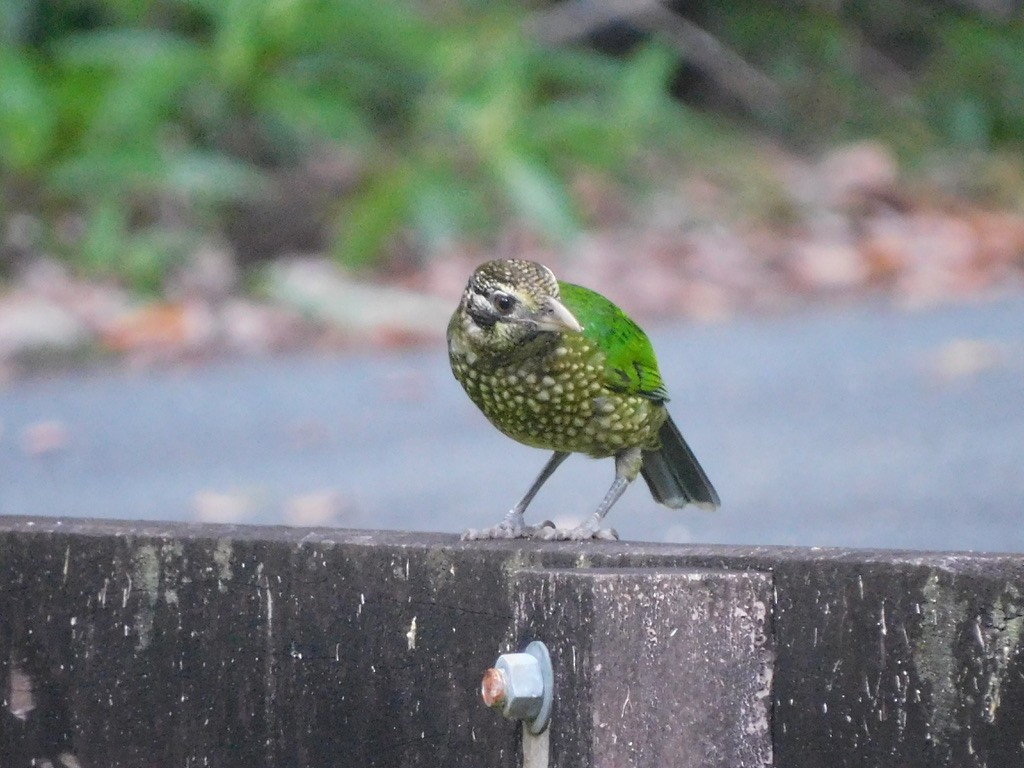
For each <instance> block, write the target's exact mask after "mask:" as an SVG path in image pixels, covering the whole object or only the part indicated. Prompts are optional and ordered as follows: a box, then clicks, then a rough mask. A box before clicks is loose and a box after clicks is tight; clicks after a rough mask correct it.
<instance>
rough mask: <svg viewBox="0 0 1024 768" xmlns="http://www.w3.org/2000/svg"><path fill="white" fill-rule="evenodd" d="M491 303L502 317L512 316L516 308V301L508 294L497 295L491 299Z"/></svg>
mask: <svg viewBox="0 0 1024 768" xmlns="http://www.w3.org/2000/svg"><path fill="white" fill-rule="evenodd" d="M491 303H492V304H494V308H495V309H496V310H498V312H499V313H501V314H502V315H508V314H511V312H512V310H513V309H514V308H515V306H516V300H515V299H514V298H513V297H512V296H509V295H508V294H507V293H495V294H494V296H492V297H491Z"/></svg>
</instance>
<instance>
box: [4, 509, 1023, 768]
mask: <svg viewBox="0 0 1024 768" xmlns="http://www.w3.org/2000/svg"><path fill="white" fill-rule="evenodd" d="M695 568H698V569H710V570H711V571H714V572H716V574H719V575H716V576H715V578H717V579H720V580H721V583H722V584H728V583H730V580H731V583H732V584H733V585H734V587H735V588H736V590H738V591H737V592H736V593H735V595H733V597H729V598H728V599H729V600H736V601H737V602H743V600H746V599H747V598H748V597H749V598H751V599H753V598H754V597H756V596H757V595H763V594H765V590H768V585H769V584H770V585H771V588H770V590H769V592H770V597H771V598H772V600H771V601H770V603H771V612H770V615H769V616H766V617H765V626H766V627H768V629H769V630H770V632H769V633H768V634H767V635H766V636H765V637H766V642H765V643H764V644H762V646H760V647H757V646H756V645H751V646H749V650H750V653H751V654H752V655H749V656H746V657H744V656H743V654H742V653H740V650H741V649H740V646H738V645H735V644H734V645H733V646H732V647H733V649H734V651H735V652H736V654H738V655H736V656H735V657H734V658H736V659H740V660H742V659H744V658H746V659H747V661H746V662H743V663H749V664H750V665H751V666H750V667H749V669H751V670H754V669H756V663H755V662H756V661H757V660H758V659H759V658H760V659H761V660H762V661H763V660H764V656H763V654H765V653H774V678H773V681H772V695H771V707H770V712H769V713H768V714H769V716H770V718H771V723H772V724H771V734H772V739H771V745H770V746H771V748H772V753H773V759H774V762H775V764H777V765H780V766H787V768H802V767H804V766H806V767H807V768H811V767H812V766H813V767H814V768H818V766H820V765H822V764H823V761H827V763H828V764H829V765H830V766H872V767H875V766H894V767H895V766H902V767H916V766H921V767H922V768H923V767H924V766H934V765H958V766H982V765H988V766H995V765H1021V764H1024V744H1022V741H1021V734H1022V733H1024V660H1022V653H1021V649H1020V640H1021V633H1022V629H1024V597H1022V596H1024V556H1018V555H980V554H967V553H961V554H956V553H952V554H950V553H946V554H927V553H911V552H869V551H848V550H802V549H784V548H763V547H762V548H750V549H745V548H739V547H708V546H675V545H672V546H661V545H649V544H630V543H616V542H612V543H596V544H586V545H579V544H564V543H563V544H559V543H550V544H535V543H529V544H523V543H497V542H486V543H463V542H460V541H458V540H457V539H455V537H452V536H442V535H437V534H413V533H388V532H379V533H378V532H365V531H344V530H329V529H317V530H300V529H287V528H259V527H234V526H190V525H168V524H150V523H121V522H110V521H98V522H96V521H81V520H52V519H25V518H0V692H2V694H3V703H4V710H3V711H2V712H0V765H3V766H5V767H6V766H12V767H13V768H17V766H21V765H26V766H27V765H29V761H30V760H32V759H36V760H37V761H38V760H39V759H42V758H46V759H49V760H51V762H53V764H54V765H60V764H61V762H60V760H62V759H63V760H64V763H65V764H68V765H70V764H71V763H69V762H68V761H69V760H77V761H79V764H80V765H83V766H86V768H90V767H92V766H137V765H148V764H155V765H182V766H192V765H196V766H198V765H206V764H208V765H211V766H225V767H229V766H306V765H308V766H333V765H339V766H340V765H353V766H403V767H405V766H431V767H432V768H433V767H434V766H438V765H444V766H466V767H467V768H468V767H469V766H473V767H474V768H476V767H477V766H481V765H487V766H498V767H499V768H500V767H502V766H509V767H511V766H517V765H519V754H518V749H519V746H518V729H517V728H516V727H515V726H514V725H513V724H511V723H509V722H507V721H504V720H502V719H501V718H500V717H498V716H497V715H495V713H493V712H491V711H489V710H486V709H485V708H484V707H483V706H481V705H480V703H479V698H478V687H479V680H480V675H481V673H482V671H483V670H484V669H485V668H486V667H488V666H490V665H491V664H492V662H493V661H494V658H495V656H496V655H497V653H499V652H501V651H504V650H518V648H512V647H511V646H513V645H514V644H516V643H519V642H521V641H522V640H524V639H525V636H526V635H528V634H540V633H542V632H543V633H547V634H548V635H549V637H548V638H543V639H545V640H551V642H552V644H553V645H556V646H557V645H559V643H563V646H562V647H563V648H567V647H568V645H564V644H565V643H568V642H570V641H571V642H577V643H579V647H584V646H588V645H589V647H590V648H591V649H592V650H593V649H594V648H598V646H595V645H594V643H595V638H599V637H600V636H601V632H600V631H598V630H597V629H595V628H594V627H595V622H596V623H597V624H601V623H602V622H603V626H604V627H605V629H604V633H605V634H604V637H605V638H606V640H605V644H604V646H603V647H601V648H599V650H600V652H601V653H602V654H605V655H606V656H607V655H609V654H612V653H614V652H615V651H616V650H618V651H619V658H620V659H626V660H628V659H629V658H630V656H631V655H633V656H636V657H638V658H639V657H641V656H642V655H643V653H645V650H644V649H642V648H638V647H637V643H638V642H639V640H638V639H637V637H638V636H637V635H636V634H635V633H636V631H637V629H636V625H635V624H631V623H630V621H627V620H626V618H625V617H627V616H628V615H635V614H634V613H632V612H633V609H632V608H631V609H630V610H629V611H627V612H625V613H622V612H620V614H619V616H618V618H616V617H615V615H613V614H614V612H613V611H612V607H613V606H614V605H616V604H618V605H621V600H620V597H614V595H619V596H621V595H622V594H623V592H622V590H621V589H618V588H616V589H612V592H610V593H607V594H605V597H603V598H602V597H600V595H601V591H602V590H606V591H607V590H608V589H610V587H609V586H608V583H609V582H610V581H618V583H619V587H622V586H624V585H628V584H632V585H633V586H637V585H640V586H641V587H642V589H641V591H640V594H641V595H644V594H650V590H649V588H650V587H651V583H650V580H651V578H653V576H652V573H653V572H652V571H650V570H649V569H654V572H661V571H665V570H666V569H675V570H678V569H682V570H688V569H695ZM594 569H600V570H599V571H595V570H594ZM606 569H613V570H611V571H609V570H606ZM722 572H725V574H722ZM734 574H735V575H734ZM659 578H660V577H659ZM538 579H539V581H538ZM602 580H604V582H602ZM645 580H646V583H647V586H646V587H643V583H644V582H645ZM542 584H548V585H550V584H557V585H561V586H559V587H558V590H559V591H561V590H562V589H563V588H564V589H566V590H568V594H569V595H573V596H574V597H572V599H569V598H568V597H567V598H566V599H565V600H561V601H556V602H555V603H552V602H551V596H550V594H548V597H544V594H545V593H544V590H545V589H548V588H547V587H543V586H539V585H542ZM740 585H745V586H743V587H742V589H740ZM662 586H664V587H665V588H666V589H667V588H668V587H667V586H665V585H662ZM630 588H632V587H630ZM659 588H661V587H659ZM723 589H724V587H723ZM645 590H646V591H645ZM549 592H550V590H549ZM584 594H589V595H591V597H590V598H588V599H591V601H592V602H591V607H590V608H589V609H588V610H590V614H589V615H590V617H591V619H590V624H589V628H588V625H587V624H586V623H580V624H578V625H577V626H575V627H574V626H572V623H571V622H570V621H569V616H568V615H567V614H566V615H565V616H564V617H563V619H562V620H558V621H556V620H555V618H556V617H555V615H554V614H553V613H551V612H550V611H549V612H547V613H545V611H547V609H545V611H542V610H540V609H539V608H538V606H542V605H547V606H548V607H550V606H551V605H561V606H567V607H571V606H573V605H574V603H573V600H577V599H579V598H580V596H582V595H584ZM714 594H717V595H718V597H714ZM741 594H742V595H746V596H747V597H744V598H742V600H741V599H740V597H738V596H737V595H741ZM609 595H612V596H609ZM674 595H675V596H674V597H673V598H672V599H671V600H670V601H668V602H665V601H658V600H655V601H653V602H652V601H651V600H649V599H647V598H638V602H636V603H635V604H634V607H636V606H640V608H642V609H643V610H642V611H641V613H642V614H643V615H653V614H652V611H654V610H655V609H656V608H658V606H662V607H664V608H667V609H668V610H669V611H670V612H671V611H676V612H678V611H679V610H680V608H681V606H683V605H690V607H691V608H692V607H694V606H695V605H696V604H697V603H693V602H691V603H686V602H685V601H686V600H687V599H690V600H691V601H692V600H697V602H698V603H700V604H701V605H703V606H705V613H704V614H702V618H701V621H698V622H696V623H692V624H690V626H691V627H698V628H699V627H701V626H707V627H725V626H727V625H728V621H727V619H728V617H727V616H725V615H724V614H722V613H721V612H720V611H719V610H718V609H716V608H713V606H716V605H717V606H719V608H720V607H721V606H722V605H724V604H725V603H723V602H722V601H723V600H724V599H725V597H723V595H725V593H724V592H721V591H719V592H717V593H715V592H714V590H711V589H710V588H709V589H707V590H705V595H704V598H703V602H701V600H700V599H698V596H696V593H695V592H694V593H691V595H690V597H689V598H688V597H686V596H685V595H681V594H678V593H674ZM645 599H646V600H647V603H646V607H644V605H642V604H643V602H644V600H645ZM758 599H759V598H758ZM594 600H597V601H598V602H596V603H595V602H593V601H594ZM600 600H605V602H604V604H603V605H604V607H603V608H602V607H601V605H602V604H601V603H600ZM545 601H547V602H545ZM617 601H618V602H617ZM755 601H756V600H755ZM576 605H577V607H579V606H580V605H582V604H576ZM531 606H533V607H531ZM595 606H596V607H595ZM566 610H568V608H566ZM574 610H575V609H574ZM579 610H583V609H582V608H580V609H579ZM638 610H639V609H638ZM577 613H579V611H577ZM579 615H582V614H579ZM677 618H680V617H676V618H673V617H672V616H671V615H668V614H665V615H662V616H661V617H660V619H659V620H661V621H663V622H667V623H663V624H662V625H660V626H661V627H662V629H656V630H655V631H656V632H657V633H662V630H663V629H664V628H665V627H667V626H668V625H669V623H671V624H673V626H675V625H676V624H678V621H677ZM702 622H703V624H702ZM723 622H724V623H723ZM558 633H561V634H558ZM609 633H612V634H609ZM615 633H621V636H622V637H623V640H622V642H621V643H620V644H619V645H620V647H618V648H616V646H615V643H614V641H613V640H608V638H609V637H614V636H615ZM560 638H561V639H560ZM701 642H710V640H709V639H708V638H705V639H704V640H702V641H701ZM598 645H599V644H598ZM677 651H678V649H677ZM759 654H760V655H759ZM684 656H685V654H682V653H681V652H679V653H676V655H671V654H669V655H668V656H666V657H664V658H663V659H662V660H661V661H658V660H657V659H655V657H653V656H651V657H649V659H648V661H649V662H650V663H649V664H648V665H647V667H646V668H647V669H652V668H654V667H655V666H656V665H657V664H660V663H663V662H664V664H665V666H664V667H663V669H677V670H680V672H679V674H680V676H681V677H680V679H686V680H692V679H693V675H694V674H695V673H696V672H697V671H699V668H700V665H699V663H698V661H697V660H691V661H689V662H687V661H686V659H685V658H684ZM577 664H578V662H577ZM687 664H689V665H690V666H687ZM652 665H653V666H652ZM627 666H628V665H627ZM602 669H606V668H604V667H602ZM622 669H626V667H622ZM634 672H636V674H639V671H637V669H634ZM634 672H630V671H628V670H627V671H626V672H623V673H622V674H633V673H634ZM716 674H719V673H717V672H716ZM723 674H724V673H723ZM687 675H688V676H689V677H686V676H687ZM568 679H569V678H565V677H564V676H563V678H560V679H559V681H558V684H559V685H563V684H567V683H565V680H568ZM613 680H614V677H608V678H606V679H605V682H604V683H600V682H599V683H598V684H597V685H592V686H591V688H590V689H582V688H581V689H579V690H578V696H579V702H580V703H581V705H583V706H584V708H585V710H584V711H589V712H591V713H598V714H599V717H598V720H597V721H595V722H614V718H613V717H612V715H613V714H614V712H612V710H611V709H610V707H611V704H612V703H613V701H614V702H615V703H616V706H617V707H618V708H619V709H620V712H621V714H620V715H619V718H618V719H619V721H621V723H619V725H621V726H622V727H625V725H626V724H629V723H631V722H632V721H630V720H629V714H630V713H629V708H628V707H627V708H625V710H622V708H621V707H622V700H621V699H618V698H616V697H610V696H607V695H605V694H604V693H602V690H603V691H608V690H612V688H609V687H608V686H609V685H612V681H613ZM658 680H662V678H660V677H659V678H658ZM593 681H594V678H592V682H593ZM656 682H657V680H654V679H653V678H651V679H650V680H649V681H648V682H647V683H645V686H647V687H650V686H652V685H654V684H655V683H656ZM665 682H666V686H667V687H670V686H669V685H668V683H669V682H670V681H665ZM601 685H604V686H605V687H604V688H601ZM686 685H692V683H690V682H687V683H686ZM666 689H667V688H666ZM731 689H732V690H735V685H734V686H732V688H731ZM588 690H589V692H588ZM658 695H659V696H663V695H668V694H667V693H666V692H665V691H664V690H663V691H661V692H659V693H658ZM741 698H742V697H741ZM631 700H632V699H631ZM556 702H558V703H556V706H557V707H561V708H563V709H561V710H557V711H556V721H555V723H554V724H553V726H552V728H553V731H552V765H558V766H569V765H579V764H580V763H579V762H578V761H577V762H575V763H574V762H572V759H575V758H572V757H571V756H572V755H573V754H576V755H580V754H584V755H585V754H590V755H593V754H594V753H593V749H594V745H595V744H596V745H599V746H600V745H602V744H603V743H604V742H602V741H601V737H600V736H594V734H593V732H591V733H590V734H589V735H588V734H585V733H584V732H583V729H581V728H576V726H572V725H571V720H570V718H569V717H568V716H567V714H566V711H565V709H564V708H565V707H567V706H568V705H570V704H571V702H572V699H566V698H563V699H560V700H556ZM586 708H589V710H587V709H586ZM609 712H612V714H608V713H609ZM600 713H605V714H600ZM629 727H630V728H635V729H638V730H639V729H640V728H641V725H640V724H636V723H633V724H631V725H630V726H629ZM559 728H561V729H562V730H558V729H559ZM574 729H575V730H574ZM681 738H682V737H681ZM559 739H562V741H561V742H560V741H559ZM570 742H571V744H574V745H575V746H574V747H570ZM676 743H682V742H681V741H678V742H676ZM577 748H578V749H577ZM574 749H576V750H577V751H576V752H574V751H573V750H574ZM601 749H605V748H604V747H601ZM608 749H610V748H608ZM758 754H761V755H763V754H764V752H763V751H762V752H761V753H758ZM62 756H63V757H62ZM638 759H639V758H638ZM709 759H710V760H711V762H708V763H706V764H726V763H716V762H715V758H713V757H712V758H709ZM757 759H760V758H757ZM751 761H752V762H751V763H750V764H753V765H757V764H759V763H757V762H754V758H751ZM595 764H597V763H595ZM625 764H630V763H625ZM638 764H643V763H638ZM679 764H680V765H685V764H687V763H685V762H680V763H679ZM745 764H746V763H745Z"/></svg>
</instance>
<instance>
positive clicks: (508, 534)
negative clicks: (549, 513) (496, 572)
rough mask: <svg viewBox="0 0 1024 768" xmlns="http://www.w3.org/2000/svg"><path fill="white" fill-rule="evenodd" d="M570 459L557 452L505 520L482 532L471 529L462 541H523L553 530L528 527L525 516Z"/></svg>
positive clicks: (565, 454)
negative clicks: (557, 470) (542, 489)
mask: <svg viewBox="0 0 1024 768" xmlns="http://www.w3.org/2000/svg"><path fill="white" fill-rule="evenodd" d="M568 457H569V454H568V453H566V452H565V451H555V452H554V453H553V454H552V455H551V458H550V459H548V463H547V464H545V465H544V469H542V470H541V471H540V474H539V475H537V479H536V480H534V481H533V485H531V486H530V490H528V491H527V492H526V495H525V496H523V498H522V499H520V500H519V503H518V504H516V505H515V506H514V507H512V509H510V510H509V511H508V514H506V515H505V519H504V520H502V521H501V522H500V523H498V524H497V525H496V526H494V527H493V528H484V529H483V530H480V531H478V530H475V529H473V528H470V529H469V530H468V531H466V532H465V533H463V534H462V539H463V540H464V541H465V540H468V539H523V538H530V537H531V536H538V535H539V533H540V532H541V531H546V530H553V528H554V526H552V525H551V524H550V523H548V524H546V525H545V524H542V525H538V526H530V525H527V524H526V519H525V517H524V514H525V513H526V508H527V507H528V506H530V502H531V501H533V497H534V496H536V495H537V491H539V490H540V487H541V486H542V485H544V483H545V482H546V481H547V479H548V478H549V477H551V475H553V474H554V472H555V470H556V469H558V467H559V465H560V464H561V463H562V462H563V461H565V460H566V459H567V458H568ZM541 538H544V537H541Z"/></svg>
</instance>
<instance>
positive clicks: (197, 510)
mask: <svg viewBox="0 0 1024 768" xmlns="http://www.w3.org/2000/svg"><path fill="white" fill-rule="evenodd" d="M258 502H259V499H258V497H257V495H256V494H255V493H253V492H252V491H226V492H225V491H208V490H203V491H199V492H198V493H196V495H195V496H194V497H193V498H192V514H193V517H195V519H196V520H198V521H199V522H201V523H242V522H245V521H246V519H247V518H251V517H252V515H253V514H254V513H255V512H256V510H257V508H258V506H259V503H258Z"/></svg>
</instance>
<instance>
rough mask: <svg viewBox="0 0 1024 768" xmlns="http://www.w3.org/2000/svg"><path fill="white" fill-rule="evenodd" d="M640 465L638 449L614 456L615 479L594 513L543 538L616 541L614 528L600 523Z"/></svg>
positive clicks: (641, 460)
mask: <svg viewBox="0 0 1024 768" xmlns="http://www.w3.org/2000/svg"><path fill="white" fill-rule="evenodd" d="M641 464H643V451H641V450H640V449H639V448H627V449H626V450H624V451H620V452H619V453H617V454H615V479H614V480H613V481H612V485H611V487H610V488H609V489H608V493H606V494H605V495H604V498H603V499H602V500H601V503H600V504H598V505H597V509H595V510H594V513H593V514H592V515H590V517H588V518H587V519H586V520H584V521H583V522H582V523H580V524H579V525H578V526H576V527H575V528H572V529H570V530H565V529H561V528H555V529H553V530H547V531H544V533H545V534H547V535H546V536H545V538H550V539H570V540H572V541H586V540H587V539H607V540H610V541H614V540H616V539H618V538H619V534H618V533H617V532H616V531H615V529H614V528H602V527H601V523H603V522H604V517H605V515H607V514H608V510H610V509H611V508H612V507H613V506H614V504H615V502H617V501H618V500H619V497H620V496H622V494H623V493H625V491H626V488H628V487H629V484H630V483H631V482H633V481H634V480H635V479H636V476H637V475H638V474H640V466H641Z"/></svg>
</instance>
